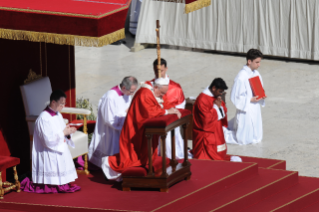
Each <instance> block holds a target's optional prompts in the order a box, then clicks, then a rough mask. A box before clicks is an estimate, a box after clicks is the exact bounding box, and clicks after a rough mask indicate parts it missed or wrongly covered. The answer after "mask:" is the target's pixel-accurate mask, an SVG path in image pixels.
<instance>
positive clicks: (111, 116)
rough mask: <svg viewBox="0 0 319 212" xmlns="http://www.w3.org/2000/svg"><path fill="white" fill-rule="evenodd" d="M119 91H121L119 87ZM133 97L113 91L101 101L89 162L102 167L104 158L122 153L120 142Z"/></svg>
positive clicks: (90, 147) (106, 94)
mask: <svg viewBox="0 0 319 212" xmlns="http://www.w3.org/2000/svg"><path fill="white" fill-rule="evenodd" d="M118 90H120V88H119V86H118ZM131 100H132V97H131V96H127V95H124V94H122V95H120V94H119V93H118V92H117V91H115V90H113V89H111V90H109V91H108V92H106V93H105V94H104V95H103V97H102V98H101V99H100V101H99V105H98V116H97V119H96V124H95V129H94V134H93V136H92V140H91V143H90V146H89V154H88V156H89V161H90V162H91V163H93V164H95V165H96V166H98V167H101V163H102V158H103V157H105V156H111V155H114V154H116V153H119V152H120V149H119V141H120V135H121V130H122V127H123V124H124V121H125V118H126V110H127V109H128V108H129V106H130V104H131Z"/></svg>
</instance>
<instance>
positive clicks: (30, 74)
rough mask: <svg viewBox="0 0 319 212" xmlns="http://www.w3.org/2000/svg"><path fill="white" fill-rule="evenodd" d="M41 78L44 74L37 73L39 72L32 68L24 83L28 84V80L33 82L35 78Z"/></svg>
mask: <svg viewBox="0 0 319 212" xmlns="http://www.w3.org/2000/svg"><path fill="white" fill-rule="evenodd" d="M41 78H42V74H40V75H37V73H35V72H34V71H32V69H30V70H29V74H28V78H27V79H25V80H24V84H27V83H28V82H32V81H34V80H37V79H41Z"/></svg>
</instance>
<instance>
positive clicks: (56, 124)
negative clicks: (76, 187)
mask: <svg viewBox="0 0 319 212" xmlns="http://www.w3.org/2000/svg"><path fill="white" fill-rule="evenodd" d="M65 127H66V125H65V122H64V120H63V117H62V115H61V114H60V113H57V115H54V116H52V115H50V114H49V113H48V112H47V111H43V112H42V113H41V114H40V115H39V117H38V119H37V120H36V122H35V128H34V135H33V147H32V181H33V183H38V184H49V185H64V184H67V183H70V182H73V181H74V180H75V179H77V178H78V176H77V173H76V169H75V166H74V162H73V159H72V156H71V153H70V150H69V148H68V145H70V146H71V147H73V148H74V143H73V141H72V140H69V139H67V138H66V137H65V136H64V133H63V130H64V129H65Z"/></svg>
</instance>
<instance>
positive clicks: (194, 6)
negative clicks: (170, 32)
mask: <svg viewBox="0 0 319 212" xmlns="http://www.w3.org/2000/svg"><path fill="white" fill-rule="evenodd" d="M211 3H212V2H211V0H197V1H194V2H192V3H189V4H185V13H190V12H193V11H196V10H199V9H202V8H203V7H208V6H209V5H211Z"/></svg>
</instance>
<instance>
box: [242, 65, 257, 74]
mask: <svg viewBox="0 0 319 212" xmlns="http://www.w3.org/2000/svg"><path fill="white" fill-rule="evenodd" d="M243 69H244V70H245V71H246V73H247V74H248V75H253V74H254V73H255V70H251V69H250V68H249V67H248V66H247V65H244V67H243Z"/></svg>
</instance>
